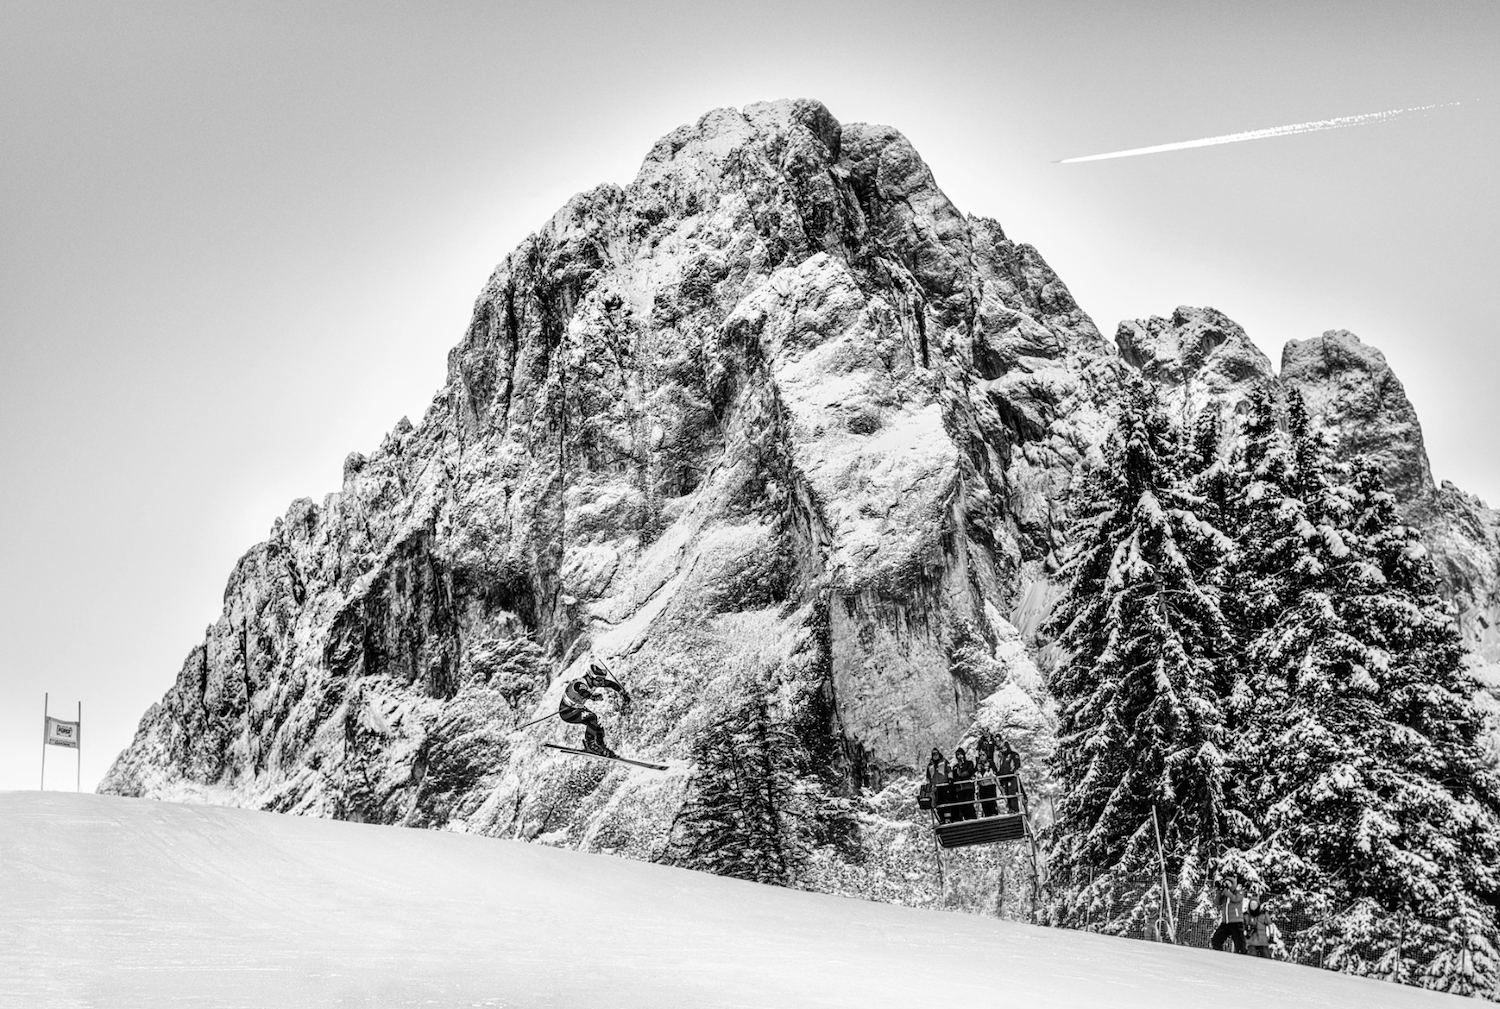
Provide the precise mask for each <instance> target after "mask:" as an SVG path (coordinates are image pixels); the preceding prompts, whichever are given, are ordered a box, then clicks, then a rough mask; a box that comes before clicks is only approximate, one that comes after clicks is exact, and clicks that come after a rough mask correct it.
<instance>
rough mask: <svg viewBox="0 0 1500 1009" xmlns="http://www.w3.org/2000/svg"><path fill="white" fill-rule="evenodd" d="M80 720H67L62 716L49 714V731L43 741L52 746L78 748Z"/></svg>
mask: <svg viewBox="0 0 1500 1009" xmlns="http://www.w3.org/2000/svg"><path fill="white" fill-rule="evenodd" d="M80 724H81V723H79V722H65V721H63V720H62V719H60V718H53V717H52V716H51V715H48V716H47V733H46V735H45V736H44V737H43V741H44V742H46V743H48V744H49V745H52V746H71V747H73V748H74V749H77V748H78V735H79V725H80Z"/></svg>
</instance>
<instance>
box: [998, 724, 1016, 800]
mask: <svg viewBox="0 0 1500 1009" xmlns="http://www.w3.org/2000/svg"><path fill="white" fill-rule="evenodd" d="M995 773H996V774H998V775H1000V789H1001V790H1002V791H1003V792H1004V793H1005V794H1006V796H1007V798H1006V800H1005V807H1006V812H1009V813H1019V812H1020V811H1021V800H1020V798H1019V796H1020V791H1021V779H1020V774H1021V755H1020V754H1019V753H1017V752H1016V748H1015V747H1014V746H1011V745H1010V740H1008V739H1007V740H1006V741H1005V742H1004V743H1003V744H1001V747H1000V757H999V759H998V761H997V763H996V764H995Z"/></svg>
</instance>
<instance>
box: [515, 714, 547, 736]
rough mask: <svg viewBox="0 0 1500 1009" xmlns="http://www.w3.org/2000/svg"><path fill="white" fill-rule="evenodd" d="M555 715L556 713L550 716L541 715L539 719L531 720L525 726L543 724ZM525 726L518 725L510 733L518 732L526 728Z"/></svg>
mask: <svg viewBox="0 0 1500 1009" xmlns="http://www.w3.org/2000/svg"><path fill="white" fill-rule="evenodd" d="M557 714H558V712H556V711H554V712H552V714H550V715H543V716H542V717H541V718H533V719H532V720H531V721H529V722H527V723H526V725H535V724H536V723H537V722H545V721H546V720H547V719H549V718H554V717H556V716H557ZM526 725H518V726H516V727H515V728H514V729H511V730H510V731H512V732H519V731H520V730H522V729H524V728H526Z"/></svg>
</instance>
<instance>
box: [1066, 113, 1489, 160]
mask: <svg viewBox="0 0 1500 1009" xmlns="http://www.w3.org/2000/svg"><path fill="white" fill-rule="evenodd" d="M1462 104H1463V103H1462V102H1443V103H1442V104H1441V105H1417V106H1415V107H1413V108H1409V109H1391V110H1390V111H1389V112H1367V113H1365V114H1364V115H1362V116H1339V117H1338V118H1336V119H1317V120H1314V121H1313V122H1310V123H1292V124H1291V125H1290V126H1272V127H1269V128H1268V129H1264V130H1246V131H1245V132H1244V133H1225V134H1224V135H1222V136H1218V137H1204V138H1203V139H1201V140H1179V141H1178V142H1176V143H1175V144H1157V145H1155V146H1154V147H1132V148H1131V149H1130V150H1128V151H1110V152H1109V153H1108V154H1090V155H1088V156H1087V157H1082V158H1063V159H1062V160H1061V161H1054V162H1052V163H1053V164H1054V165H1071V164H1076V163H1077V162H1079V161H1104V160H1105V159H1107V158H1133V157H1135V156H1136V155H1137V154H1160V153H1162V152H1163V151H1185V150H1187V149H1188V148H1190V147H1212V146H1214V145H1215V144H1237V143H1239V142H1240V141H1241V140H1263V139H1265V138H1266V137H1288V136H1291V135H1292V134H1294V133H1316V132H1317V131H1318V130H1341V129H1343V128H1344V127H1346V126H1368V125H1369V124H1371V123H1383V122H1387V121H1388V120H1391V119H1395V118H1397V117H1398V116H1404V115H1409V114H1410V113H1413V112H1426V111H1428V110H1429V109H1446V108H1451V107H1452V106H1454V105H1462Z"/></svg>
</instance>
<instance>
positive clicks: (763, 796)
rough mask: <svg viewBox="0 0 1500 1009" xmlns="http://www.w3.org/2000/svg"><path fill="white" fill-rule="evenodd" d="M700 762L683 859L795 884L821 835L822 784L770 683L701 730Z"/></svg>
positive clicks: (682, 821) (679, 844)
mask: <svg viewBox="0 0 1500 1009" xmlns="http://www.w3.org/2000/svg"><path fill="white" fill-rule="evenodd" d="M692 758H693V763H694V764H695V765H696V766H697V770H696V773H695V775H694V777H693V782H692V785H691V791H690V792H689V796H688V800H687V802H686V803H685V804H684V806H683V809H682V812H681V814H680V815H679V819H678V826H677V837H676V838H675V839H674V842H675V848H676V852H677V854H676V855H675V856H674V857H673V861H675V862H676V863H677V864H679V865H683V866H686V867H688V868H692V869H701V870H704V871H707V872H712V873H716V874H718V875H721V876H736V877H738V878H740V879H748V880H752V881H754V882H757V883H775V884H778V885H781V886H791V885H795V884H796V882H797V880H798V878H799V875H800V872H801V870H802V868H803V866H804V864H805V863H806V860H807V857H808V855H809V853H810V852H811V850H812V848H813V847H814V846H815V845H816V843H817V841H818V840H819V833H820V827H821V821H820V816H819V810H818V799H819V797H820V796H821V788H820V785H819V783H818V782H817V780H816V779H815V778H813V777H811V776H809V775H808V774H807V773H806V771H807V767H806V764H807V761H806V759H805V753H804V752H803V749H802V745H801V743H800V742H799V740H798V739H797V736H796V734H795V733H794V732H793V731H792V729H791V727H789V726H788V725H787V724H786V723H785V721H784V720H782V719H779V718H777V717H776V713H775V712H774V711H773V710H772V705H771V704H770V701H769V699H768V698H767V696H766V693H765V691H764V690H763V689H761V688H759V687H758V686H757V687H751V688H747V689H746V694H745V696H744V697H743V699H742V700H741V701H740V703H739V704H738V705H737V706H735V707H734V708H732V709H731V710H729V711H728V712H726V713H725V714H723V715H721V716H719V718H717V719H716V720H715V721H713V722H712V723H710V725H709V726H708V727H707V728H705V729H704V730H703V731H702V732H701V733H699V734H698V736H697V737H696V739H695V740H694V742H693V747H692Z"/></svg>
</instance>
